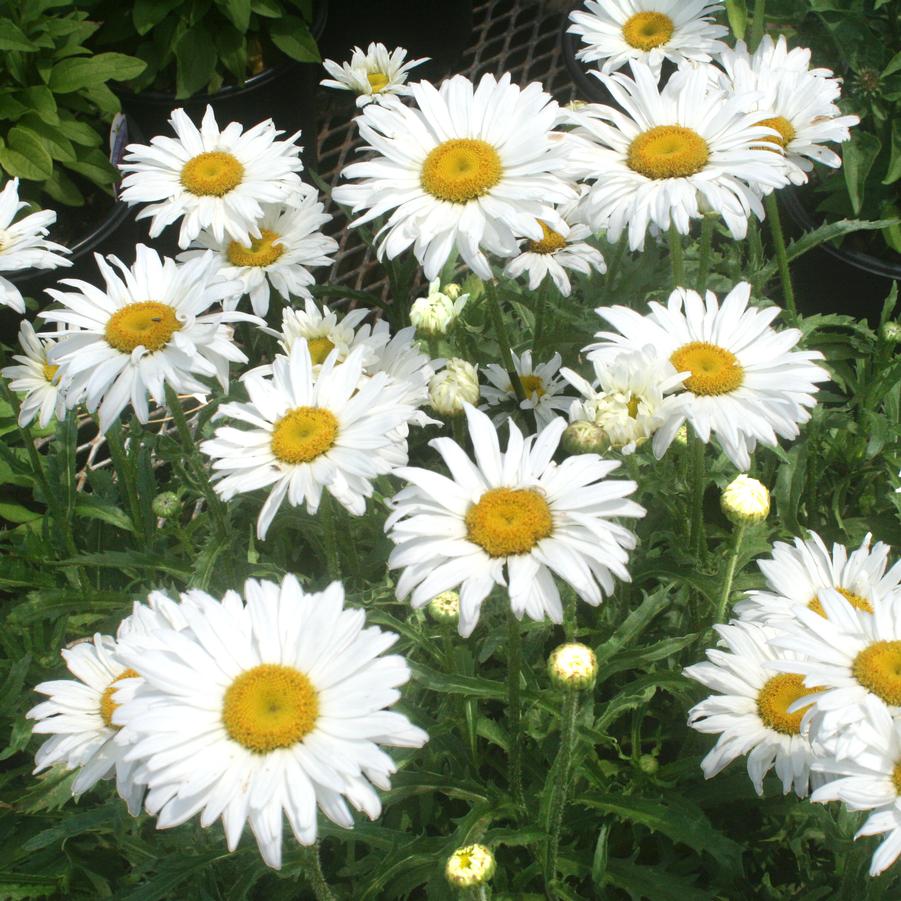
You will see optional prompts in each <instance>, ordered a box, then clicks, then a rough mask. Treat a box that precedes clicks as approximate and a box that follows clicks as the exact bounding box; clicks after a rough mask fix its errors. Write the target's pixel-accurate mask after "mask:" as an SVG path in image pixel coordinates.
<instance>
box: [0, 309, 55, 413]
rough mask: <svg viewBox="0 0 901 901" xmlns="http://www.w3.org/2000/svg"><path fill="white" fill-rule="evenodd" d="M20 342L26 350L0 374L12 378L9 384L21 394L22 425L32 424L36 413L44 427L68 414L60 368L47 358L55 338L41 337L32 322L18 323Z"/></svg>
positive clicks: (14, 356)
mask: <svg viewBox="0 0 901 901" xmlns="http://www.w3.org/2000/svg"><path fill="white" fill-rule="evenodd" d="M19 346H20V347H21V348H22V351H23V353H21V354H14V355H13V359H14V360H15V361H16V362H17V363H18V365H16V366H6V367H4V368H3V369H0V375H2V376H3V378H5V379H9V387H10V388H11V389H12V390H13V391H15V392H16V393H17V394H21V395H22V397H21V400H20V407H19V425H20V426H22V427H23V428H24V427H25V426H27V425H29V424H30V423H31V422H32V421H33V420H34V418H35V416H37V418H38V425H39V426H40V427H41V428H42V429H44V428H46V427H47V426H48V425H49V424H50V420H51V419H54V418H56V419H62V418H63V417H64V416H65V415H66V397H65V395H64V394H63V393H62V392H61V391H60V387H59V377H58V375H57V371H58V369H59V366H56V365H54V364H53V363H51V362H50V361H49V360H48V359H47V352H48V351H49V350H50V349H51V348H52V347H55V346H56V342H55V341H53V340H51V339H47V338H39V337H38V336H37V335H36V334H35V332H34V328H33V327H32V325H31V323H30V322H24V321H23V322H22V324H21V325H20V326H19Z"/></svg>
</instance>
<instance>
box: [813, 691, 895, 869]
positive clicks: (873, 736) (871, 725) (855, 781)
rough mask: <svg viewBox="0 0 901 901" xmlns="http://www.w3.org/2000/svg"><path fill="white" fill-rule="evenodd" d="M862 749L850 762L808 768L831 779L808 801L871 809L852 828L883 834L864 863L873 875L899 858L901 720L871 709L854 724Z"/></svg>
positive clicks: (821, 762) (827, 761)
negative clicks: (865, 718) (857, 725)
mask: <svg viewBox="0 0 901 901" xmlns="http://www.w3.org/2000/svg"><path fill="white" fill-rule="evenodd" d="M860 729H861V736H862V739H863V742H864V744H865V746H866V750H865V751H864V752H863V753H862V754H861V755H860V756H859V757H857V758H855V759H854V760H836V759H835V758H834V757H826V758H823V759H821V760H817V761H816V762H815V763H814V765H813V768H814V769H815V770H819V771H821V772H824V773H828V774H829V775H831V776H833V777H838V778H834V779H833V780H832V781H830V782H827V783H826V784H825V785H823V786H822V787H820V788H818V789H817V790H816V791H815V792H814V793H813V794H812V795H811V797H810V800H811V801H818V802H825V801H842V802H843V803H844V804H846V805H847V806H848V808H850V809H851V810H876V811H877V812H876V813H874V814H872V815H871V816H870V817H869V819H867V821H866V822H865V823H864V824H863V826H862V828H861V829H859V830H858V832H857V835H855V836H854V838H859V837H860V836H861V835H882V834H885V833H888V835H887V836H886V838H885V841H883V843H882V844H881V845H880V846H879V848H878V849H877V851H876V853H875V854H874V855H873V859H872V861H871V863H870V875H871V876H878V875H879V874H880V873H881V872H883V870H886V869H888V868H889V867H890V866H891V865H892V864H893V863H894V862H895V861H896V860H897V859H898V855H899V854H901V718H898V717H894V718H893V717H892V716H890V715H889V714H888V712H887V711H885V710H883V709H880V708H876V709H874V710H873V711H872V717H871V719H870V720H868V721H865V722H864V723H862V724H861V726H860Z"/></svg>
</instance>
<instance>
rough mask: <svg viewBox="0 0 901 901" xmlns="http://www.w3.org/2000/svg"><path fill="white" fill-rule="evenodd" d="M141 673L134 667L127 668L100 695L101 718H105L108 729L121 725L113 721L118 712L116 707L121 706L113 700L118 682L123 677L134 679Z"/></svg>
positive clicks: (104, 721)
mask: <svg viewBox="0 0 901 901" xmlns="http://www.w3.org/2000/svg"><path fill="white" fill-rule="evenodd" d="M139 675H140V674H139V673H137V672H135V671H134V670H133V669H127V670H125V672H124V673H120V674H119V675H118V676H116V678H115V679H113V681H112V682H110V684H109V685H107V686H106V688H105V689H104V691H103V694H102V695H100V718H101V719H102V720H103V725H104V726H106V728H107V729H118V728H119V726H116V725H114V723H113V714H114V713H115V712H116V708H117V707H118V706H119V705H118V704H117V703H116V702H115V701H114V700H113V694H114V693H115V691H116V683H117V682H120V681H121V680H122V679H134V678H136V677H137V676H139Z"/></svg>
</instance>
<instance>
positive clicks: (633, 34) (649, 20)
mask: <svg viewBox="0 0 901 901" xmlns="http://www.w3.org/2000/svg"><path fill="white" fill-rule="evenodd" d="M673 28H674V25H673V20H672V19H671V18H670V17H669V16H665V15H664V14H663V13H635V15H634V16H632V17H631V18H630V19H629V20H628V21H627V22H626V24H625V25H623V37H624V38H625V39H626V43H627V44H628V45H629V46H630V47H636V48H638V49H639V50H653V49H654V48H655V47H659V46H660V45H661V44H665V43H666V42H667V41H668V40H669V39H670V38H671V37H672V36H673Z"/></svg>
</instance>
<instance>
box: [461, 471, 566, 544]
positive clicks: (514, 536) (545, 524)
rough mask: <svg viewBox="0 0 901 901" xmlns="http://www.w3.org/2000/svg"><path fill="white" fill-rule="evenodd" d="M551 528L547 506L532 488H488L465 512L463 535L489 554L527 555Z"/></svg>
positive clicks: (551, 522)
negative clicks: (464, 530)
mask: <svg viewBox="0 0 901 901" xmlns="http://www.w3.org/2000/svg"><path fill="white" fill-rule="evenodd" d="M553 527H554V523H553V520H552V519H551V508H550V507H549V506H548V503H547V501H546V500H545V499H544V497H542V495H541V494H540V493H539V492H538V491H535V490H534V489H532V488H521V489H517V488H492V489H490V490H489V491H486V492H485V493H484V494H483V495H482V496H481V497H480V498H479V500H478V502H477V503H475V504H473V505H472V506H471V507H470V508H469V510H468V511H467V512H466V537H467V538H468V539H469V540H470V541H471V542H473V543H474V544H477V545H478V546H479V547H480V548H482V549H483V550H484V551H485V553H487V554H488V556H489V557H508V556H511V555H514V554H527V553H528V552H529V551H530V550H532V548H533V547H535V545H536V544H538V542H539V541H541V539H542V538H547V537H548V535H550V534H551V532H552V531H553Z"/></svg>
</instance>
